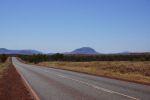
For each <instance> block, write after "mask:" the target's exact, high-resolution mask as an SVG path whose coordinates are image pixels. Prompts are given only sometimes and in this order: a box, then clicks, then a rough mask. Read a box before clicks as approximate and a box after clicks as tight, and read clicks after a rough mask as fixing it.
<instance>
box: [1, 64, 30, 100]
mask: <svg viewBox="0 0 150 100" xmlns="http://www.w3.org/2000/svg"><path fill="white" fill-rule="evenodd" d="M7 63H8V64H6V65H7V67H6V69H5V70H4V71H3V72H1V73H0V76H1V77H0V100H33V99H32V97H31V95H30V93H29V91H28V90H27V88H26V87H25V85H24V83H23V82H22V79H21V77H20V76H19V74H18V73H17V71H16V69H15V68H14V66H13V65H12V63H11V61H9V62H7Z"/></svg>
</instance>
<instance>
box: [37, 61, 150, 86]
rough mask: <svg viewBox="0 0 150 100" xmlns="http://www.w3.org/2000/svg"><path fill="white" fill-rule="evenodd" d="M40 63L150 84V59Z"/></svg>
mask: <svg viewBox="0 0 150 100" xmlns="http://www.w3.org/2000/svg"><path fill="white" fill-rule="evenodd" d="M38 65H43V66H47V67H53V68H60V69H67V70H72V71H77V72H84V73H89V74H94V75H100V76H108V77H113V78H119V79H124V80H129V81H134V82H141V83H147V84H150V61H144V62H140V61H139V62H137V61H134V62H132V61H94V62H41V63H39V64H38Z"/></svg>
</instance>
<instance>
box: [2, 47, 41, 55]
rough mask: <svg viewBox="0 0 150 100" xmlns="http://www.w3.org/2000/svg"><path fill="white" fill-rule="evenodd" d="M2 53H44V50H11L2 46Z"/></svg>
mask: <svg viewBox="0 0 150 100" xmlns="http://www.w3.org/2000/svg"><path fill="white" fill-rule="evenodd" d="M0 54H20V55H32V54H42V52H40V51H37V50H9V49H6V48H0Z"/></svg>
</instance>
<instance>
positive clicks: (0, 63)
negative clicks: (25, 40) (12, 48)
mask: <svg viewBox="0 0 150 100" xmlns="http://www.w3.org/2000/svg"><path fill="white" fill-rule="evenodd" d="M7 58H8V56H7V55H5V54H3V55H0V74H1V73H2V72H3V71H4V69H6V67H7V63H5V61H6V60H7Z"/></svg>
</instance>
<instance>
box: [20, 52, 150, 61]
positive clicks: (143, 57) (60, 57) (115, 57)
mask: <svg viewBox="0 0 150 100" xmlns="http://www.w3.org/2000/svg"><path fill="white" fill-rule="evenodd" d="M19 57H20V58H21V59H22V60H25V61H27V62H30V63H39V62H43V61H71V62H87V61H150V54H149V53H145V54H144V53H143V54H127V55H120V54H109V55H64V54H59V53H57V54H54V55H42V54H38V55H20V56H19Z"/></svg>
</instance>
